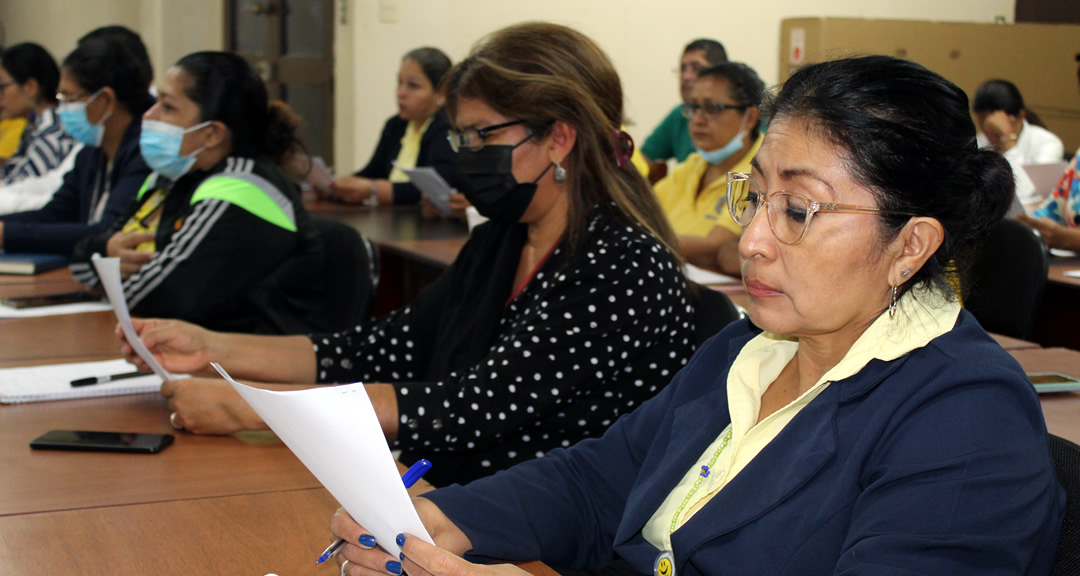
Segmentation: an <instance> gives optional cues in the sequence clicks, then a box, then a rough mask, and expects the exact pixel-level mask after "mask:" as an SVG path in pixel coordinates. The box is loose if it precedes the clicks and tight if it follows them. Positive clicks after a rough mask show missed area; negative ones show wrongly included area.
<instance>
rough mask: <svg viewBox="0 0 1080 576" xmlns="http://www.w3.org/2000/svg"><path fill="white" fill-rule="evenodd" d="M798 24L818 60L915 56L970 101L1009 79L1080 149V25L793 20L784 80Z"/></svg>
mask: <svg viewBox="0 0 1080 576" xmlns="http://www.w3.org/2000/svg"><path fill="white" fill-rule="evenodd" d="M794 29H802V30H805V36H806V46H807V53H806V56H807V61H811V62H812V61H819V60H823V59H827V58H834V57H839V56H843V55H846V54H860V53H861V54H888V55H892V56H900V57H904V58H909V59H911V60H913V61H915V62H918V63H920V64H922V65H924V66H926V67H927V68H930V69H931V70H934V71H935V72H938V73H939V74H941V75H942V76H945V77H946V78H948V79H949V80H952V81H953V82H955V83H956V84H957V85H958V86H960V88H962V89H963V90H964V91H966V92H967V93H968V97H969V98H971V97H973V96H974V95H975V90H976V89H977V88H978V86H979V84H981V83H982V82H983V81H985V80H988V79H991V78H1002V79H1005V80H1009V81H1011V82H1013V83H1014V84H1016V85H1017V87H1018V88H1019V89H1020V92H1021V93H1022V94H1023V95H1024V101H1025V103H1026V104H1027V106H1028V107H1029V108H1031V109H1032V110H1034V111H1035V112H1036V113H1038V114H1039V116H1040V117H1042V119H1043V121H1044V122H1045V123H1046V124H1047V126H1048V127H1049V128H1050V130H1051V131H1053V132H1054V133H1056V134H1057V135H1058V136H1060V137H1061V139H1062V140H1063V141H1064V142H1065V149H1066V150H1067V151H1072V150H1075V149H1076V148H1077V147H1078V146H1080V94H1078V93H1077V78H1076V67H1077V63H1076V60H1075V57H1076V54H1077V52H1080V26H1077V25H1054V24H978V23H945V22H914V21H895V20H894V21H886V20H852V19H841V18H811V19H790V20H785V21H784V22H783V26H782V32H781V42H780V59H779V60H778V62H779V68H780V74H781V77H787V75H789V74H790V71H791V69H792V65H791V62H790V61H789V59H788V54H789V49H790V40H791V37H792V33H791V31H792V30H794Z"/></svg>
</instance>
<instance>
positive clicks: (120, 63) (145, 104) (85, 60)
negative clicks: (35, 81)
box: [63, 39, 153, 116]
mask: <svg viewBox="0 0 1080 576" xmlns="http://www.w3.org/2000/svg"><path fill="white" fill-rule="evenodd" d="M63 66H64V70H67V72H68V73H69V74H71V76H72V77H73V78H74V80H75V82H77V83H78V84H79V86H82V88H83V89H84V90H86V91H87V92H89V93H91V94H92V93H95V92H97V91H99V90H101V89H102V88H104V87H106V86H108V87H109V88H112V89H113V92H115V93H116V98H117V100H118V101H119V102H120V105H121V106H123V107H124V108H126V109H127V111H128V112H130V113H131V115H132V116H142V114H143V112H146V110H147V109H148V108H150V106H151V104H152V103H153V102H152V99H151V97H150V92H148V91H147V88H148V87H149V86H150V78H149V77H147V76H145V74H144V71H143V69H142V67H141V66H140V64H139V63H138V62H137V61H136V59H135V58H133V57H132V56H131V52H129V51H128V50H127V49H126V48H124V47H123V46H122V45H121V44H120V43H118V42H113V41H109V40H102V39H91V40H87V41H86V42H83V43H81V44H79V46H78V47H77V48H75V50H73V51H72V52H71V54H68V55H67V58H64V64H63Z"/></svg>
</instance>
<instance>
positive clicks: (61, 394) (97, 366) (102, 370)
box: [0, 360, 161, 404]
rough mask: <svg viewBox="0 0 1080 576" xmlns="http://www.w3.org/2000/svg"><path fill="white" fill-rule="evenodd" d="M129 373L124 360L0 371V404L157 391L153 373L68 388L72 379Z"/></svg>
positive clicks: (158, 382) (129, 365)
mask: <svg viewBox="0 0 1080 576" xmlns="http://www.w3.org/2000/svg"><path fill="white" fill-rule="evenodd" d="M132 370H133V366H132V365H131V364H128V363H127V362H126V361H124V360H106V361H103V362H78V363H75V364H50V365H48V366H34V367H31V368H4V369H0V404H21V403H23V402H44V401H47V400H68V399H73V398H93V397H98V396H119V395H122V394H147V393H150V392H158V391H160V390H161V377H160V376H157V375H156V374H147V375H146V376H139V377H138V378H128V379H126V380H117V381H115V382H107V383H104V384H92V385H90V386H78V387H73V386H72V385H71V381H72V380H77V379H79V378H89V377H94V376H109V375H113V374H123V373H125V372H131V371H132Z"/></svg>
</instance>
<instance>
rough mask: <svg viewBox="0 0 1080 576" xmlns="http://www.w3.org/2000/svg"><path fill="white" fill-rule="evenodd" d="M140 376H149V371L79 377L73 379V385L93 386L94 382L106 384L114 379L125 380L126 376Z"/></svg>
mask: <svg viewBox="0 0 1080 576" xmlns="http://www.w3.org/2000/svg"><path fill="white" fill-rule="evenodd" d="M139 376H149V373H144V372H125V373H123V374H112V375H110V376H91V377H89V378H79V379H78V380H72V381H71V385H72V386H91V385H94V384H104V383H106V382H112V381H113V380H124V379H125V378H138V377H139Z"/></svg>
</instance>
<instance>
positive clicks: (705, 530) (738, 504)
mask: <svg viewBox="0 0 1080 576" xmlns="http://www.w3.org/2000/svg"><path fill="white" fill-rule="evenodd" d="M840 397H841V387H840V386H835V385H833V384H830V385H829V387H828V388H826V389H825V390H823V391H822V392H821V394H820V395H818V397H817V398H815V399H814V400H813V401H811V402H810V403H809V404H808V405H806V407H804V408H803V409H802V410H801V411H800V412H799V413H798V414H797V415H796V416H795V418H793V419H792V421H791V422H790V423H788V425H787V426H786V427H784V429H783V430H782V431H781V432H780V434H779V435H778V436H777V437H776V438H775V439H773V441H772V442H770V443H769V444H768V445H767V446H766V447H765V448H764V449H763V450H762V451H761V452H760V453H758V455H757V456H756V457H754V459H753V460H751V461H750V463H749V464H748V465H747V466H746V467H745V468H743V470H742V471H741V472H739V474H738V475H737V476H736V477H735V478H734V479H732V480H731V482H730V483H729V484H727V485H726V486H724V488H723V490H720V492H718V493H716V495H715V496H714V497H713V498H712V500H710V501H709V502H708V504H706V505H705V507H704V508H703V509H702V510H701V511H699V512H698V513H697V514H695V515H694V517H693V518H691V519H690V520H689V521H687V522H686V524H684V525H683V526H682V527H681V528H680V529H679V530H677V531H676V532H675V533H674V534H672V538H671V540H672V546H673V547H674V548H675V558H676V563H677V564H678V566H677V567H676V573H678V570H679V569H681V568H682V562H683V561H685V560H686V559H687V558H689V557H690V556H691V555H692V554H693V551H694V550H696V549H697V548H698V547H699V546H701V545H702V544H704V543H705V542H707V541H708V540H711V539H713V538H716V537H719V536H722V535H724V534H727V533H728V532H731V531H733V530H736V529H738V528H740V527H741V526H743V525H745V524H747V523H749V522H751V521H753V520H755V519H756V518H758V517H760V516H761V515H763V514H765V513H766V512H768V511H769V510H771V509H772V508H775V507H777V506H780V505H782V504H783V502H784V501H785V500H786V499H787V498H788V497H789V496H790V495H791V494H792V493H793V492H795V491H796V490H797V489H798V488H799V487H800V486H803V485H804V484H806V483H807V482H808V481H809V480H810V479H811V478H813V477H814V476H816V475H817V474H818V473H819V472H820V471H821V470H822V468H824V467H825V465H826V464H827V463H828V462H829V461H830V460H832V458H833V457H834V456H835V455H836V412H837V408H838V406H839V402H840ZM680 559H681V560H682V561H680Z"/></svg>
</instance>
